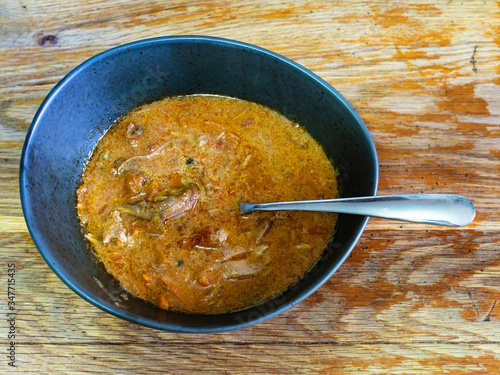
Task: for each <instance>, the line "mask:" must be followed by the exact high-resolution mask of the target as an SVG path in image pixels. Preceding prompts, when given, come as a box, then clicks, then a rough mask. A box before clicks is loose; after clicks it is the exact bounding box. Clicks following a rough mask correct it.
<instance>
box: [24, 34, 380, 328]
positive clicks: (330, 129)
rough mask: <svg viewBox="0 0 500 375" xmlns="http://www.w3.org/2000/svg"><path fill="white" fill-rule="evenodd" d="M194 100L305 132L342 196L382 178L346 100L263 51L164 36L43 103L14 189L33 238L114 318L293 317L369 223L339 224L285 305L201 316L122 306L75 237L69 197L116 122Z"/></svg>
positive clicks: (135, 302) (71, 80) (228, 322)
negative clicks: (249, 106)
mask: <svg viewBox="0 0 500 375" xmlns="http://www.w3.org/2000/svg"><path fill="white" fill-rule="evenodd" d="M195 93H208V94H219V95H227V96H232V97H236V98H241V99H246V100H250V101H253V102H257V103H261V104H264V105H267V106H269V107H271V108H273V109H275V110H277V111H279V112H281V113H282V114H284V115H286V116H287V117H289V118H290V119H292V120H294V121H297V122H298V123H300V124H301V125H303V126H304V127H305V128H306V129H307V130H308V132H309V133H310V134H311V135H312V136H313V137H314V138H315V139H316V140H318V141H319V142H320V143H321V144H322V146H323V148H324V149H325V151H326V153H327V154H328V156H329V157H331V159H332V160H333V161H334V164H335V165H336V167H337V168H338V169H339V172H340V179H341V187H342V196H344V197H349V196H363V195H375V193H376V189H377V179H378V166H377V156H376V152H375V148H374V145H373V142H372V140H371V137H370V135H369V133H368V131H367V129H366V127H365V126H364V124H363V122H362V120H361V119H360V118H359V116H358V115H357V114H356V113H355V111H354V110H353V109H352V107H351V106H350V105H349V104H348V103H347V102H346V101H345V99H344V98H342V97H341V95H340V94H339V93H338V92H337V91H335V90H334V89H333V88H332V87H331V86H329V85H328V84H327V83H325V82H324V81H323V80H321V79H320V78H318V77H317V76H315V75H314V74H312V73H311V72H309V71H308V70H306V69H304V68H302V67H301V66H299V65H298V64H296V63H294V62H292V61H290V60H288V59H286V58H283V57H281V56H279V55H277V54H274V53H271V52H269V51H266V50H263V49H261V48H258V47H255V46H251V45H247V44H243V43H239V42H234V41H229V40H224V39H218V38H211V37H164V38H156V39H150V40H145V41H139V42H135V43H131V44H129V45H125V46H121V47H117V48H115V49H112V50H109V51H106V52H104V53H102V54H100V55H97V56H95V57H93V58H91V59H90V60H88V61H86V62H85V63H83V64H82V65H80V66H79V67H77V68H76V69H75V70H73V71H72V72H71V73H70V74H69V75H68V76H66V77H65V78H64V79H63V80H62V81H61V82H60V83H59V84H58V85H57V86H56V87H55V88H54V89H53V90H52V92H51V93H50V94H49V95H48V96H47V98H46V99H45V101H44V102H43V103H42V105H41V107H40V109H39V111H38V112H37V114H36V116H35V118H34V120H33V122H32V125H31V127H30V130H29V132H28V135H27V138H26V142H25V145H24V149H23V155H22V160H21V170H20V189H21V199H22V204H23V211H24V215H25V218H26V222H27V224H28V228H29V230H30V233H31V236H32V238H33V240H34V242H35V244H36V245H37V247H38V249H39V251H40V252H41V254H42V256H43V257H44V259H45V260H46V262H47V263H48V265H49V266H50V267H51V268H52V269H53V271H54V272H55V273H56V274H57V275H58V276H59V277H60V278H61V279H62V280H63V281H64V282H65V283H66V284H67V285H68V286H69V287H70V288H71V289H73V290H74V291H75V292H76V293H78V294H79V295H80V296H82V297H83V298H85V299H86V300H88V301H89V302H91V303H93V304H94V305H96V306H98V307H100V308H102V309H104V310H105V311H108V312H110V313H112V314H114V315H116V316H119V317H121V318H125V319H127V320H130V321H133V322H136V323H140V324H143V325H146V326H150V327H154V328H160V329H167V330H172V331H179V332H209V331H220V330H228V329H234V328H239V327H244V326H248V325H251V324H254V323H258V322H260V321H263V320H265V319H267V318H270V317H272V316H274V315H276V314H278V313H279V312H281V311H284V310H286V309H288V308H290V307H291V306H293V305H294V304H296V303H298V302H299V301H301V300H302V299H304V298H305V297H307V296H308V295H309V294H311V293H312V292H313V291H314V290H316V289H317V288H318V287H319V286H320V285H321V284H322V283H323V282H324V281H326V280H327V279H328V278H329V277H330V276H331V275H332V273H333V272H334V271H335V270H336V269H337V268H338V267H339V266H340V264H341V263H342V262H343V261H344V260H345V258H346V257H347V256H348V254H349V252H350V251H351V249H352V247H353V246H354V245H355V243H356V241H357V239H358V238H359V236H360V234H361V232H362V231H363V229H364V226H365V224H366V221H367V218H366V217H359V216H349V215H341V216H340V217H339V222H338V228H337V232H336V235H335V237H334V239H333V241H332V243H331V244H330V246H329V247H328V249H327V250H326V251H325V253H324V255H323V257H322V258H321V260H320V261H319V262H318V263H317V265H316V266H315V267H314V268H313V270H312V271H311V272H309V273H308V274H307V275H306V276H305V277H304V278H303V279H301V280H300V281H299V282H298V283H297V284H296V285H294V286H293V287H292V288H290V289H289V290H288V291H287V292H286V293H285V294H284V295H282V296H279V297H277V298H275V299H274V300H271V301H268V302H267V303H265V304H263V305H260V306H257V307H254V308H250V309H247V310H244V311H239V312H234V313H231V314H225V315H216V316H210V315H207V316H196V315H187V314H180V313H174V312H168V311H164V310H162V309H159V308H156V307H155V306H152V305H151V304H149V303H146V302H144V301H142V300H140V299H137V298H134V297H133V296H131V295H128V296H127V299H124V298H123V296H122V294H123V293H124V292H123V290H122V289H121V288H120V286H119V285H118V284H117V283H116V281H115V280H114V279H113V278H112V277H110V276H109V275H108V274H107V273H106V272H105V271H104V269H103V267H102V266H100V265H99V264H97V263H96V261H95V258H94V256H93V255H92V254H91V252H90V251H89V250H88V249H87V248H86V245H85V241H84V239H83V236H82V234H81V231H80V228H79V224H78V218H77V213H76V189H77V187H78V184H79V181H80V177H81V174H82V171H83V168H84V166H85V163H86V161H87V160H88V158H89V157H90V155H91V152H92V150H93V148H94V147H95V145H96V144H97V142H98V141H99V139H100V137H101V136H102V135H103V134H104V133H105V132H106V130H107V129H108V128H109V127H110V126H111V124H112V123H113V122H114V121H115V120H116V119H117V118H119V117H120V116H122V115H123V114H125V113H127V112H128V111H130V110H132V109H133V108H135V107H137V106H139V105H141V104H144V103H147V102H151V101H154V100H157V99H161V98H164V97H166V96H171V95H186V94H195ZM115 302H118V306H116V305H115Z"/></svg>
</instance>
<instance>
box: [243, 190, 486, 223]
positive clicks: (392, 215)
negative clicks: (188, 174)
mask: <svg viewBox="0 0 500 375" xmlns="http://www.w3.org/2000/svg"><path fill="white" fill-rule="evenodd" d="M254 211H323V212H336V213H341V214H354V215H363V216H374V217H381V218H385V219H394V220H402V221H411V222H415V223H423V224H432V225H444V226H448V227H461V226H464V225H467V224H469V223H471V222H472V220H473V219H474V216H475V215H476V210H475V208H474V205H473V204H472V202H471V201H470V200H469V199H467V198H465V197H462V196H460V195H448V194H408V195H385V196H374V197H356V198H339V199H320V200H310V201H293V202H270V203H245V202H240V214H246V213H250V212H254Z"/></svg>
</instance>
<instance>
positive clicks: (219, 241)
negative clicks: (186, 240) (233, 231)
mask: <svg viewBox="0 0 500 375" xmlns="http://www.w3.org/2000/svg"><path fill="white" fill-rule="evenodd" d="M226 241H227V232H226V231H225V230H224V229H222V228H216V227H213V226H209V227H206V228H205V229H203V230H202V231H201V232H200V233H198V235H197V236H196V237H195V239H194V243H195V247H197V248H201V249H218V248H220V247H221V246H222V245H224V243H226Z"/></svg>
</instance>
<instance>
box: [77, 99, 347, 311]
mask: <svg viewBox="0 0 500 375" xmlns="http://www.w3.org/2000/svg"><path fill="white" fill-rule="evenodd" d="M338 195H339V194H338V187H337V173H336V171H335V169H334V167H333V166H332V164H331V162H330V161H329V160H328V158H327V156H326V155H325V153H324V152H323V150H322V148H321V146H320V145H319V144H318V143H317V142H316V141H315V140H313V139H312V137H311V136H310V135H309V134H307V132H306V131H305V130H304V129H303V128H302V127H300V126H299V125H297V124H296V123H293V122H292V121H290V120H288V119H286V118H285V117H283V116H282V115H280V114H279V113H277V112H275V111H273V110H271V109H269V108H267V107H264V106H262V105H259V104H256V103H251V102H247V101H243V100H239V99H234V98H228V97H220V96H209V95H194V96H184V97H172V98H167V99H164V100H160V101H157V102H154V103H151V104H148V105H144V106H141V107H139V108H137V109H135V110H133V111H131V112H130V113H128V114H127V115H125V116H124V117H122V118H121V119H120V120H118V121H117V123H116V124H115V125H114V126H113V127H112V129H111V130H110V131H109V132H108V133H107V134H106V135H105V136H104V137H103V138H102V140H101V141H100V142H99V144H98V145H97V147H96V149H95V151H94V153H93V155H92V157H91V159H90V161H89V163H88V165H87V166H86V170H85V173H84V176H83V179H82V183H81V185H80V187H79V188H78V191H77V198H78V204H77V209H78V215H79V218H80V221H81V224H82V227H83V228H84V232H85V237H86V238H87V239H88V241H89V243H90V244H91V246H92V249H93V251H94V252H95V254H96V255H97V258H98V259H99V261H101V262H102V263H103V264H104V266H105V268H106V270H107V272H108V273H110V274H111V275H113V276H114V277H115V278H116V279H117V280H118V281H119V282H120V283H121V285H122V286H123V287H124V288H125V289H127V290H128V291H130V292H131V293H132V294H134V295H136V296H137V297H140V298H142V299H144V300H147V301H150V302H152V303H154V304H156V305H158V306H159V307H162V308H164V309H169V310H174V311H183V312H188V313H202V314H218V313H225V312H229V311H234V310H240V309H244V308H247V307H250V306H254V305H257V304H260V303H262V302H264V301H266V300H268V299H270V298H273V297H275V296H277V295H279V294H280V293H282V292H283V291H285V290H286V289H287V288H288V287H290V286H291V285H292V284H294V283H295V282H296V281H297V280H298V279H300V278H301V277H302V276H303V275H304V274H305V273H306V272H307V271H308V270H309V269H310V268H311V267H312V266H313V265H314V264H315V263H316V261H317V260H318V259H319V257H320V256H321V254H322V253H323V251H324V249H325V248H326V246H327V244H328V242H329V241H330V240H331V238H332V236H333V233H334V229H335V225H336V221H337V216H336V215H335V214H330V213H320V212H285V211H282V212H259V213H253V214H249V215H240V214H239V207H238V202H239V201H248V202H266V201H284V200H305V199H326V198H336V197H338Z"/></svg>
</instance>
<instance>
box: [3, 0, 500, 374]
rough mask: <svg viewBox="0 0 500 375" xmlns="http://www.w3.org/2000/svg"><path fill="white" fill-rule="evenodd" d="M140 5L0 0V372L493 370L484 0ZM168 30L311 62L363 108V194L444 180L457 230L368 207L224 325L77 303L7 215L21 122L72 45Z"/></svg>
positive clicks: (492, 24) (499, 130) (494, 227)
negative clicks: (278, 290) (341, 248)
mask: <svg viewBox="0 0 500 375" xmlns="http://www.w3.org/2000/svg"><path fill="white" fill-rule="evenodd" d="M146 3H147V2H132V1H114V2H104V1H99V0H82V1H80V2H76V1H75V2H71V1H65V2H63V1H61V2H57V1H55V0H34V1H26V0H6V1H3V2H2V5H0V48H1V52H0V71H1V75H0V145H1V147H0V249H1V251H0V260H1V261H0V275H1V277H0V280H1V282H0V285H1V287H0V290H1V297H0V298H1V323H0V348H1V351H0V353H1V355H0V373H7V372H9V371H12V372H19V373H30V372H32V373H37V374H42V373H43V374H62V373H92V374H97V373H131V374H146V373H147V374H149V373H154V372H163V371H164V372H172V373H186V374H192V373H226V374H241V373H253V372H262V373H280V374H290V373H311V372H312V373H324V374H494V373H500V345H499V344H500V313H499V311H500V310H499V309H500V306H499V305H500V304H497V301H499V302H500V246H499V242H500V220H499V219H500V200H499V192H500V189H499V185H500V179H499V174H500V125H499V124H500V2H499V1H491V0H486V1H483V0H481V1H478V0H473V1H455V0H441V1H438V0H436V1H430V0H422V1H412V2H408V3H405V2H399V1H362V0H357V1H350V2H346V1H327V0H324V1H313V0H311V1H307V0H294V1H290V0H280V1H277V0H267V1H262V0H251V1H229V0H218V1H201V0H192V1H182V0H176V1H169V2H161V1H155V2H151V3H150V4H147V5H146ZM165 3H166V4H165ZM178 34H184V35H186V34H199V35H212V36H220V37H225V38H231V39H236V40H240V41H244V42H248V43H252V44H256V45H259V46H261V47H264V48H267V49H270V50H272V51H275V52H277V53H280V54H282V55H284V56H286V57H288V58H291V59H293V60H295V61H297V62H298V63H300V64H302V65H303V66H305V67H307V68H308V69H310V70H312V71H313V72H315V73H317V74H318V75H319V76H321V77H322V78H324V79H325V80H326V81H328V82H329V83H330V84H332V85H333V86H334V87H335V88H336V89H337V90H339V91H340V93H341V94H343V95H344V96H345V97H346V98H347V100H349V102H350V103H351V104H352V105H353V106H354V108H355V109H356V110H357V111H358V112H359V114H360V115H361V117H362V118H363V120H364V121H365V122H366V125H367V126H368V128H369V130H370V132H371V134H372V136H373V139H374V141H375V144H376V147H377V150H378V155H379V163H380V186H379V194H380V195H383V194H400V193H421V192H422V193H424V192H425V193H436V192H440V193H456V194H461V195H465V196H467V197H469V198H470V199H471V200H472V201H473V202H474V204H475V206H476V208H477V217H476V219H475V220H474V222H473V223H472V224H471V225H469V226H467V227H465V228H464V229H450V228H443V227H431V226H425V225H419V224H410V223H400V222H395V221H388V220H378V219H371V220H370V221H369V224H368V226H367V228H366V231H365V232H364V234H363V236H362V238H361V240H360V241H359V243H358V245H357V246H356V248H355V249H354V251H353V252H352V255H351V256H350V257H349V259H348V260H347V261H346V262H345V263H344V264H343V265H342V267H341V268H340V270H339V271H338V272H337V273H336V274H335V275H334V276H333V277H332V278H331V279H330V280H329V281H328V282H327V283H326V284H325V285H324V286H323V287H321V288H320V289H319V290H318V291H317V292H316V293H314V294H313V295H312V296H311V297H309V298H308V299H307V300H305V301H304V302H303V303H301V304H299V305H298V306H296V307H294V308H292V309H291V310H289V311H287V312H286V313H284V314H282V315H280V316H278V317H275V318H273V319H271V320H269V321H267V322H265V323H262V324H259V325H256V326H253V327H251V328H247V329H242V330H238V331H232V332H226V333H219V334H203V335H190V334H176V333H169V332H162V331H157V330H153V329H149V328H144V327H141V326H138V325H134V324H132V323H128V322H126V321H123V320H120V319H118V318H115V317H113V316H110V315H108V314H106V313H104V312H103V311H101V310H99V309H98V308H96V307H94V306H92V305H90V304H89V303H87V302H85V301H84V300H82V299H81V298H80V297H78V296H77V295H76V294H74V293H73V292H71V291H70V290H69V288H68V287H66V286H65V285H64V284H63V283H62V282H61V281H60V280H59V279H58V278H57V277H56V276H55V275H54V274H53V273H52V272H51V270H50V269H49V267H48V266H47V265H46V264H45V262H44V261H43V260H42V258H41V257H40V255H39V254H38V251H37V249H36V248H35V246H34V244H33V242H32V241H31V239H30V236H29V234H28V231H27V228H26V226H25V223H24V220H23V215H22V211H21V204H20V199H19V191H18V169H19V161H20V155H21V149H22V146H23V141H24V138H25V135H26V132H27V130H28V127H29V125H30V122H31V120H32V118H33V116H34V114H35V112H36V110H37V108H38V106H39V105H40V103H41V102H42V100H43V98H44V97H45V96H46V95H47V94H48V92H49V91H50V90H51V88H52V87H53V86H54V85H55V84H56V83H57V82H58V81H59V80H60V79H61V78H62V77H63V76H64V75H65V74H67V73H68V72H69V71H70V70H71V69H73V68H74V67H75V66H77V65H78V64H80V63H81V62H83V61H84V60H86V59H87V58H89V57H91V56H93V55H95V54H97V53H99V52H101V51H103V50H105V49H108V48H111V47H114V46H117V45H120V44H123V43H126V42H130V41H134V40H138V39H143V38H149V37H156V36H161V35H178ZM9 265H10V266H9ZM12 269H15V277H14V278H15V296H14V302H15V308H16V312H17V315H16V319H15V322H14V323H15V324H14V326H15V327H14V328H13V330H14V331H13V332H14V333H15V339H14V340H13V341H15V343H14V344H15V345H14V346H15V347H14V350H15V365H16V366H17V367H16V368H15V369H14V368H11V367H10V366H9V365H8V363H9V362H10V361H11V360H9V358H8V356H9V350H10V349H9V348H10V340H9V339H8V334H9V333H10V332H11V331H10V325H11V322H9V321H8V316H7V314H8V313H9V310H8V306H9V305H8V302H9V300H8V297H9V296H8V275H9V270H12Z"/></svg>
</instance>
